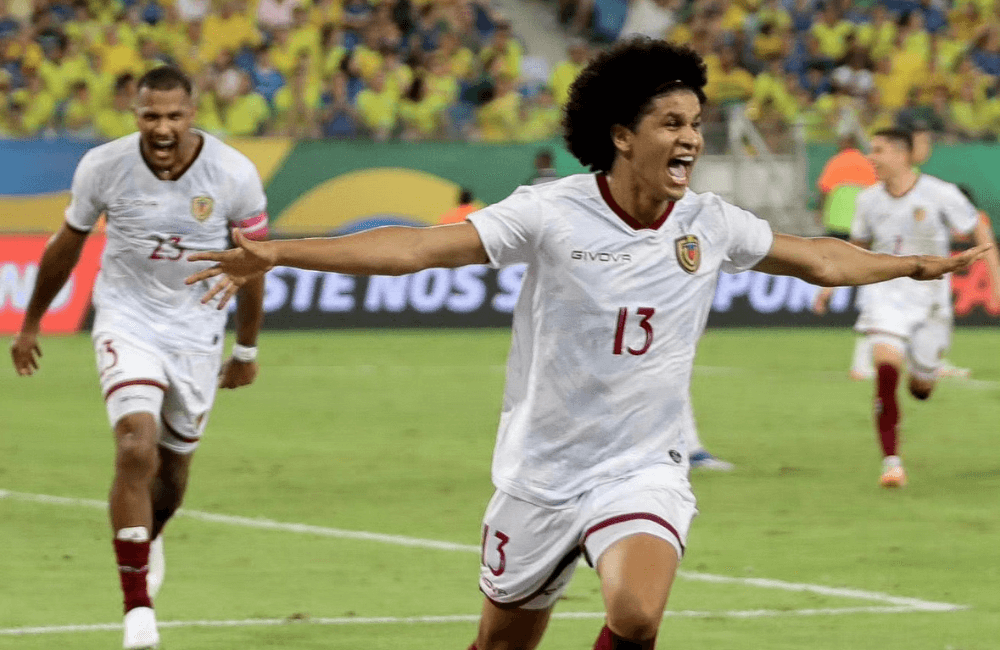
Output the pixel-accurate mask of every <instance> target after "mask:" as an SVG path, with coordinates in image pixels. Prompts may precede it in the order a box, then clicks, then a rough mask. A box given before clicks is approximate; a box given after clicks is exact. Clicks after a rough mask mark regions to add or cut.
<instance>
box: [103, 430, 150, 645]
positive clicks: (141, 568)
mask: <svg viewBox="0 0 1000 650" xmlns="http://www.w3.org/2000/svg"><path fill="white" fill-rule="evenodd" d="M158 432H159V429H158V423H157V421H156V418H155V417H154V416H153V414H152V413H130V414H128V415H125V416H123V417H121V418H120V419H119V420H118V422H117V423H116V424H115V442H116V444H115V479H114V483H113V484H112V486H111V497H110V509H111V527H112V529H113V530H114V531H115V540H114V545H115V555H116V556H117V558H118V574H119V577H120V578H121V585H122V592H123V594H124V597H125V598H124V600H125V640H124V647H125V648H136V649H138V648H155V647H157V644H158V643H159V634H158V632H157V630H156V617H155V615H154V614H153V603H152V601H151V600H150V598H149V593H148V591H147V588H146V572H147V571H148V563H149V542H150V539H151V537H150V531H151V530H152V527H153V500H152V498H151V497H150V494H151V490H152V485H153V479H154V477H155V476H156V474H157V471H158V470H159V463H160V458H159V449H158V446H157V438H158Z"/></svg>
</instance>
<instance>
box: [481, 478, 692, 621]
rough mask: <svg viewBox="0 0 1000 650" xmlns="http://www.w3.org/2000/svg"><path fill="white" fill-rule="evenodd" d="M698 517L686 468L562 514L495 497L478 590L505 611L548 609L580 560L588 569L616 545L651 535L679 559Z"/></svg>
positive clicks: (635, 482)
mask: <svg viewBox="0 0 1000 650" xmlns="http://www.w3.org/2000/svg"><path fill="white" fill-rule="evenodd" d="M697 513H698V510H697V508H696V506H695V498H694V494H693V493H692V492H691V484H690V483H689V482H688V479H687V470H686V468H679V467H669V466H665V465H658V466H655V467H653V468H650V469H649V470H645V471H643V472H642V473H640V474H637V475H635V476H631V477H629V478H626V479H622V480H620V481H615V482H613V483H606V484H603V485H600V486H597V487H595V488H594V489H592V490H590V491H589V492H587V493H585V494H583V495H581V496H579V497H576V498H575V499H573V500H572V501H570V502H569V503H567V504H565V505H564V506H560V507H544V506H539V505H535V504H533V503H529V502H527V501H524V500H522V499H519V498H517V497H514V496H512V495H510V494H507V493H505V492H501V491H499V490H498V491H497V492H495V493H494V495H493V498H492V499H490V503H489V505H488V506H487V508H486V514H485V515H484V517H483V536H482V553H481V567H480V575H479V588H480V590H481V591H482V592H483V594H485V595H486V597H487V598H489V599H490V600H491V601H492V602H493V603H494V604H495V605H496V606H498V607H500V608H503V609H514V608H524V609H547V608H549V607H551V606H552V605H553V604H555V602H556V600H558V599H559V597H560V595H562V593H563V592H564V591H565V590H566V587H567V586H568V585H569V582H570V579H571V578H572V577H573V572H574V571H575V569H576V565H577V561H578V559H579V558H580V556H581V554H582V555H583V556H584V558H585V559H586V560H587V562H588V563H589V564H590V565H591V566H596V565H597V562H598V560H599V559H600V557H601V555H602V554H603V553H604V551H606V550H607V549H609V548H610V547H611V546H612V545H613V544H615V543H616V542H618V541H620V540H622V539H624V538H625V537H629V536H631V535H635V534H637V533H648V534H650V535H653V536H655V537H659V538H661V539H664V540H666V541H667V542H669V543H670V544H671V545H673V547H674V548H675V549H676V550H677V555H678V557H680V556H681V555H683V553H684V545H685V543H686V541H687V535H688V530H689V529H690V527H691V521H692V519H694V517H695V515H696V514H697Z"/></svg>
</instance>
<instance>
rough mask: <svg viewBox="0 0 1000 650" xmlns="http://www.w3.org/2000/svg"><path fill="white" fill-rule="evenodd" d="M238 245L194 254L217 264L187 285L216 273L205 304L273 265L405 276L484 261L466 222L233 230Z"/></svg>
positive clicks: (232, 291) (224, 299)
mask: <svg viewBox="0 0 1000 650" xmlns="http://www.w3.org/2000/svg"><path fill="white" fill-rule="evenodd" d="M233 241H234V242H235V243H236V244H237V246H238V248H233V249H230V250H228V251H215V252H204V253H195V254H194V255H191V256H190V257H188V259H189V260H192V261H199V260H206V261H211V262H217V264H216V265H215V266H213V267H211V268H208V269H205V270H204V271H201V272H199V273H195V274H194V275H192V276H190V277H189V278H188V279H187V282H188V284H193V283H195V282H200V281H201V280H206V279H208V278H213V277H216V276H220V279H219V281H218V282H217V283H216V284H215V285H214V286H213V287H212V289H211V290H210V291H209V292H208V293H206V294H205V296H204V298H203V299H202V300H203V302H208V301H209V300H211V299H212V298H213V297H215V296H221V300H220V301H219V308H220V309H221V308H222V307H223V306H224V305H225V304H226V303H227V302H228V301H229V299H230V298H232V296H233V295H234V294H235V293H236V291H238V290H239V288H240V287H241V286H242V285H243V284H244V283H245V282H246V281H247V280H249V279H250V278H253V277H256V276H259V275H261V274H263V273H266V272H267V271H268V270H270V269H271V268H273V267H275V266H293V267H297V268H301V269H310V270H314V271H333V272H337V273H347V274H351V275H405V274H407V273H415V272H417V271H422V270H423V269H428V268H432V267H445V268H452V267H457V266H465V265H467V264H484V263H486V262H487V261H488V259H487V257H486V250H485V249H484V248H483V243H482V241H480V239H479V233H478V232H477V231H476V229H475V227H474V226H473V225H472V224H470V223H461V224H454V225H447V226H431V227H428V228H407V227H403V226H387V227H384V228H375V229H373V230H366V231H365V232H360V233H357V234H354V235H346V236H344V237H324V238H314V239H285V240H272V241H263V242H254V241H249V240H248V239H246V238H245V237H243V235H242V234H241V233H239V232H236V231H234V232H233Z"/></svg>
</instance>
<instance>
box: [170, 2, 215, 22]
mask: <svg viewBox="0 0 1000 650" xmlns="http://www.w3.org/2000/svg"><path fill="white" fill-rule="evenodd" d="M174 6H175V7H177V13H178V15H179V16H180V19H181V20H183V21H184V22H186V23H192V22H193V23H197V22H201V21H202V20H204V19H205V17H206V16H208V11H209V9H211V8H212V0H174Z"/></svg>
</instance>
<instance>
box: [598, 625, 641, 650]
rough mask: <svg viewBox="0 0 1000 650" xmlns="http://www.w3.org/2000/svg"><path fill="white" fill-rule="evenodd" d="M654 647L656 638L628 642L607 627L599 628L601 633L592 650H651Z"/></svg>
mask: <svg viewBox="0 0 1000 650" xmlns="http://www.w3.org/2000/svg"><path fill="white" fill-rule="evenodd" d="M654 647H656V637H653V638H652V639H646V640H645V641H629V640H628V639H623V638H622V637H620V636H618V635H617V634H615V633H614V632H612V631H611V628H609V627H608V626H607V625H605V626H604V627H602V628H601V633H600V634H599V635H598V637H597V643H595V644H594V650H653V648H654Z"/></svg>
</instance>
